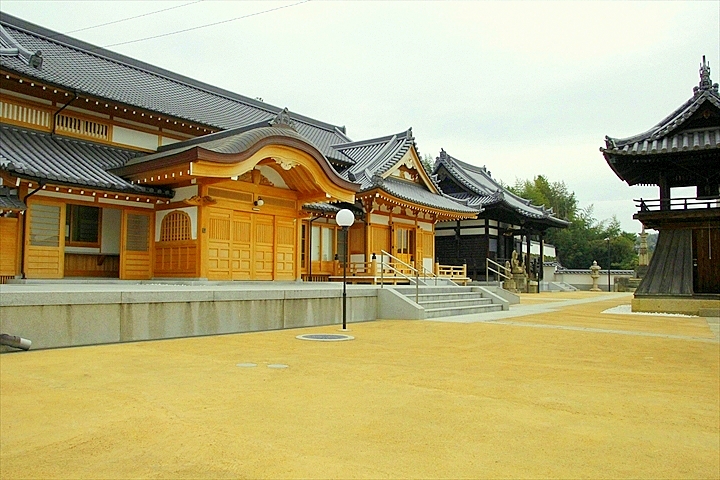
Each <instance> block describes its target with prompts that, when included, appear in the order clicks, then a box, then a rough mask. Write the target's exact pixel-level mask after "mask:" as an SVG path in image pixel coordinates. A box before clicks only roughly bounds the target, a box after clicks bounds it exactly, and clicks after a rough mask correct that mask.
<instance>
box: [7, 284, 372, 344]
mask: <svg viewBox="0 0 720 480" xmlns="http://www.w3.org/2000/svg"><path fill="white" fill-rule="evenodd" d="M377 310H378V298H377V289H376V288H371V287H368V288H349V289H348V292H347V322H348V323H352V322H363V321H370V320H375V319H377ZM341 323H342V291H341V290H340V289H338V288H331V289H327V290H316V289H310V288H299V289H293V288H286V289H278V288H273V289H255V290H237V289H224V290H223V289H213V287H206V288H198V287H188V288H178V287H177V286H175V287H173V288H171V289H168V288H162V287H158V288H148V287H147V286H144V287H143V288H142V289H138V290H131V291H119V290H113V289H107V290H104V289H103V288H101V287H98V286H94V288H86V289H84V290H83V291H75V292H73V291H54V292H11V291H8V289H4V290H3V291H0V332H2V333H8V334H11V335H17V336H20V337H23V338H28V339H30V340H32V342H33V345H32V348H33V350H35V349H42V348H56V347H69V346H80V345H93V344H102V343H117V342H129V341H138V340H158V339H166V338H177V337H192V336H200V335H217V334H224V333H240V332H254V331H260V330H278V329H283V328H298V327H306V326H314V325H338V324H341Z"/></svg>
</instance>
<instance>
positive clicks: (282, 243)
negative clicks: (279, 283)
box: [275, 217, 297, 280]
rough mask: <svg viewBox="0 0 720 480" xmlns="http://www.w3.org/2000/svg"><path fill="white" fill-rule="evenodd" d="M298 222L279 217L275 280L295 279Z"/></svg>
mask: <svg viewBox="0 0 720 480" xmlns="http://www.w3.org/2000/svg"><path fill="white" fill-rule="evenodd" d="M295 224H296V222H295V221H293V219H290V218H282V217H277V221H276V225H277V233H276V235H277V247H276V253H275V280H295V263H296V262H295V260H296V252H295V243H296V239H297V231H296V230H295Z"/></svg>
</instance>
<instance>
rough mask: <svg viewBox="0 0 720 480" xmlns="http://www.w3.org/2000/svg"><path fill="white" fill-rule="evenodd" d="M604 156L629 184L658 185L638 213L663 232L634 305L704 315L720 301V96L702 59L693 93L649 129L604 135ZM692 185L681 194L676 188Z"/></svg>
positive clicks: (641, 201) (646, 224) (641, 308)
mask: <svg viewBox="0 0 720 480" xmlns="http://www.w3.org/2000/svg"><path fill="white" fill-rule="evenodd" d="M600 151H601V152H602V153H603V156H604V157H605V160H606V161H607V163H608V165H609V166H610V168H612V169H613V171H614V172H615V173H616V174H617V176H618V177H619V178H620V179H621V180H623V181H625V182H627V184H628V185H631V186H632V185H657V186H658V188H659V198H658V199H652V200H650V199H639V200H637V206H638V208H639V211H638V212H637V213H636V214H635V215H634V216H633V218H635V219H637V220H639V221H640V222H642V224H643V226H644V227H645V228H652V229H655V230H657V231H658V242H657V246H656V248H655V252H654V254H653V256H652V258H651V260H650V264H649V266H648V269H647V273H646V274H645V277H644V278H643V280H642V282H641V283H640V285H639V286H638V288H637V290H636V291H635V297H634V299H633V310H637V311H666V312H679V313H691V314H698V312H699V311H700V310H701V309H704V308H716V309H717V308H718V305H720V95H718V84H717V83H712V81H711V79H710V66H709V65H708V64H707V63H706V62H705V58H704V57H703V61H702V64H701V65H700V83H699V85H698V86H697V87H694V88H693V96H692V98H690V99H689V100H688V101H687V102H685V103H684V104H683V105H681V106H680V107H679V108H678V109H677V110H675V111H674V112H672V113H671V114H670V115H668V116H667V117H666V118H664V119H663V120H661V121H660V122H659V123H658V124H657V125H655V126H654V127H652V128H651V129H650V130H648V131H646V132H644V133H640V134H638V135H635V136H632V137H629V138H622V139H620V138H611V137H605V147H604V148H601V149H600ZM678 187H694V188H695V196H692V197H689V198H686V197H683V198H676V197H673V195H672V193H673V192H672V189H673V188H678Z"/></svg>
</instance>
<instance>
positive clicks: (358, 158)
mask: <svg viewBox="0 0 720 480" xmlns="http://www.w3.org/2000/svg"><path fill="white" fill-rule="evenodd" d="M334 148H335V149H336V150H337V151H338V152H339V153H340V154H342V155H344V156H345V157H347V159H348V160H349V161H351V162H352V165H350V166H349V167H348V168H347V169H345V170H344V171H343V172H342V174H341V176H342V177H343V178H345V179H347V180H350V181H351V182H356V183H359V184H360V191H361V192H363V191H367V190H372V189H374V188H381V189H383V190H385V191H386V192H388V193H390V194H391V195H394V196H395V197H397V198H400V199H403V200H407V201H410V202H414V203H417V204H419V205H425V206H427V207H431V208H437V209H440V210H448V211H452V212H459V213H467V214H471V215H472V214H477V213H478V211H479V210H478V209H475V208H470V207H468V206H466V205H463V204H461V203H458V202H456V201H454V200H453V199H451V198H449V197H447V196H445V195H438V194H436V193H433V192H431V191H430V190H428V189H427V188H426V187H424V186H421V185H418V184H416V183H412V182H407V181H403V180H398V179H394V178H385V179H383V178H382V175H383V174H384V173H386V172H387V171H388V170H390V169H391V168H393V167H394V166H395V165H397V163H398V162H399V161H400V159H401V158H402V157H403V156H404V155H405V154H406V153H407V152H408V150H410V149H411V148H415V149H416V151H417V147H416V145H415V138H414V137H413V134H412V129H411V128H410V129H408V130H406V131H404V132H400V133H397V134H395V135H387V136H384V137H378V138H373V139H369V140H363V141H359V142H351V143H345V144H342V145H335V146H334ZM431 181H433V182H434V180H433V179H431ZM435 187H437V185H435ZM438 190H439V188H438Z"/></svg>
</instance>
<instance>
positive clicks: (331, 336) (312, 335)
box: [295, 333, 355, 342]
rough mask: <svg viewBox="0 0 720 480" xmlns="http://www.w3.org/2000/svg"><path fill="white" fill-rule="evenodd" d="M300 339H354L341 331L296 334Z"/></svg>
mask: <svg viewBox="0 0 720 480" xmlns="http://www.w3.org/2000/svg"><path fill="white" fill-rule="evenodd" d="M295 338H298V339H300V340H314V341H316V342H342V341H344V340H355V337H353V336H352V335H343V334H341V333H306V334H305V335H298V336H297V337H295Z"/></svg>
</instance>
